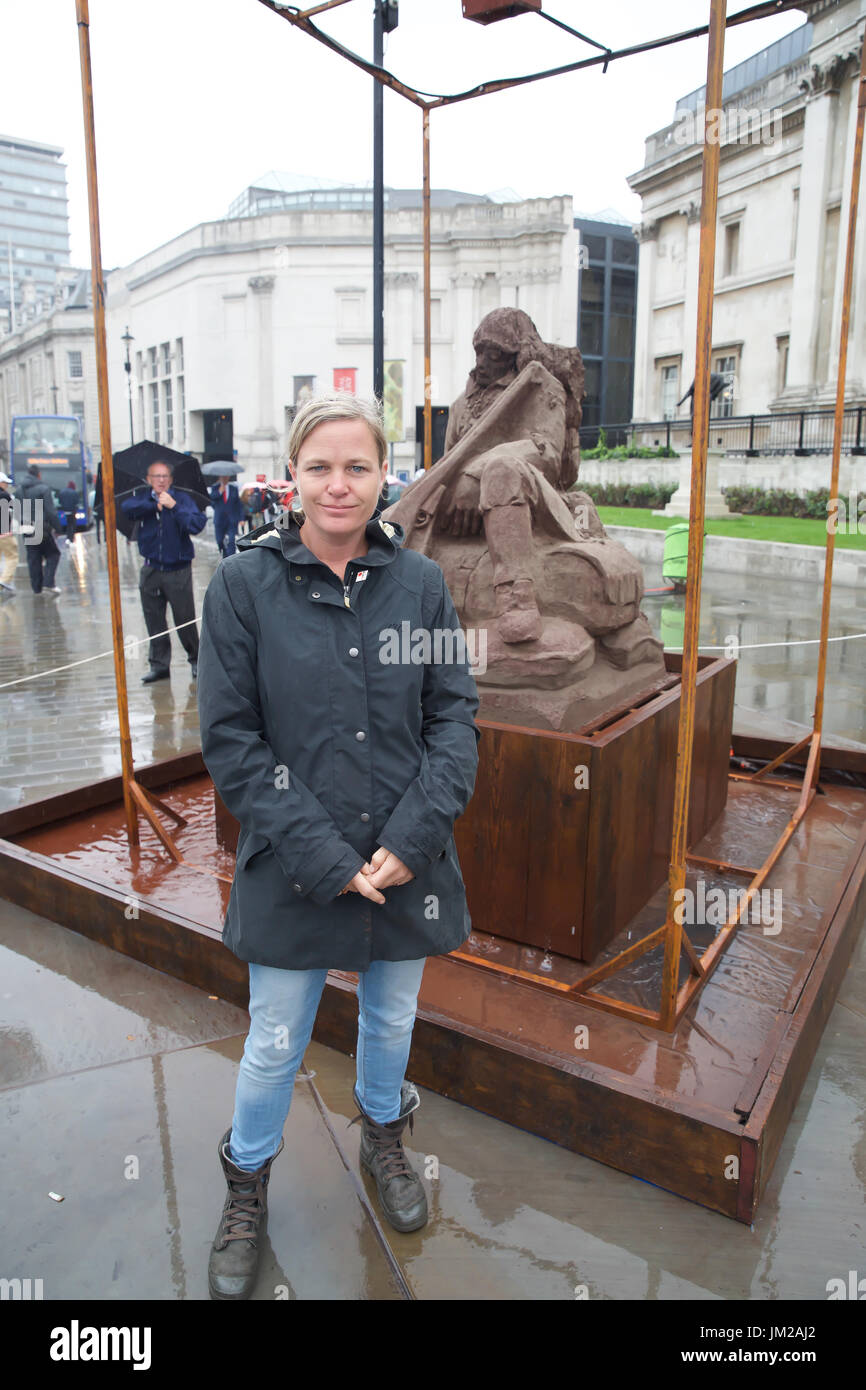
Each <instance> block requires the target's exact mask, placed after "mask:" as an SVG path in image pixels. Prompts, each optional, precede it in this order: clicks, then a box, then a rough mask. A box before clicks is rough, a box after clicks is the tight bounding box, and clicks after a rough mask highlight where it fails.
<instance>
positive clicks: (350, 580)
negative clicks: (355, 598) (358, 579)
mask: <svg viewBox="0 0 866 1390" xmlns="http://www.w3.org/2000/svg"><path fill="white" fill-rule="evenodd" d="M346 575H347V578H346V579H345V582H344V584H343V602H344V603H345V605H346V607H347V608H351V607H352V605H351V603H350V602H349V594H350V593H351V590H352V585H353V584H354V582H355V572H354V570H347V571H346Z"/></svg>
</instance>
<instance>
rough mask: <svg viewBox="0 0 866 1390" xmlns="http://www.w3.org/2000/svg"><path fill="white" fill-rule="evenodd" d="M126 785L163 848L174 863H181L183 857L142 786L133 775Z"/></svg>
mask: <svg viewBox="0 0 866 1390" xmlns="http://www.w3.org/2000/svg"><path fill="white" fill-rule="evenodd" d="M128 785H129V791H130V794H131V795H132V798H133V800H134V802H135V804H136V806H137V807H138V809H139V810H140V811H141V812H142V813H143V814H144V816H146V818H147V820H148V821H149V822H150V824H151V825H152V827H153V829H154V832H155V833H156V835H157V837H158V839H159V841H160V844H161V845H162V847H163V849H165V850H167V851H168V853H169V855H170V856H171V858H172V859H173V860H174V861H175V863H176V864H182V863H183V859H182V857H181V853H180V850H179V849H178V847H177V845H176V844H175V843H174V840H173V839H172V838H171V836H170V835H169V833H168V831H167V830H166V828H165V826H164V825H163V824H162V821H161V820H160V819H159V816H158V815H157V814H156V812H155V811H154V809H153V807H152V806H151V804H150V802H149V801H148V799H147V795H146V794H145V790H144V788H143V787H140V786H139V785H138V783H137V782H136V780H135V778H134V777H133V778H130V781H129V784H128Z"/></svg>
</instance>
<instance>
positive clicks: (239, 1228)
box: [207, 1129, 283, 1298]
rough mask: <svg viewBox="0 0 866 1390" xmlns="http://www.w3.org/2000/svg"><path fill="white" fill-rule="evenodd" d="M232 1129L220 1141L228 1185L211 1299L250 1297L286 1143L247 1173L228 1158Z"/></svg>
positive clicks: (211, 1272) (211, 1266) (213, 1256)
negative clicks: (275, 1169)
mask: <svg viewBox="0 0 866 1390" xmlns="http://www.w3.org/2000/svg"><path fill="white" fill-rule="evenodd" d="M231 1133H232V1132H231V1130H230V1129H227V1130H226V1132H225V1134H224V1135H223V1137H222V1139H221V1140H220V1142H219V1148H218V1150H217V1152H218V1153H219V1159H220V1163H221V1164H222V1169H223V1172H224V1174H225V1178H226V1183H227V1184H228V1193H227V1194H226V1200H225V1204H224V1206H223V1214H222V1216H221V1218H220V1224H219V1228H218V1230H217V1233H216V1235H215V1236H214V1242H213V1246H212V1247H211V1252H210V1260H209V1261H208V1267H207V1282H208V1288H209V1289H210V1296H211V1298H249V1296H250V1294H251V1293H252V1291H253V1288H254V1287H255V1282H256V1273H257V1271H258V1267H259V1248H260V1243H261V1239H262V1237H263V1236H264V1234H265V1230H266V1228H267V1223H268V1180H269V1178H270V1175H271V1164H272V1163H273V1161H274V1159H275V1158H276V1157H277V1156H278V1155H279V1154H280V1153H281V1152H282V1148H283V1141H282V1139H281V1140H280V1147H279V1148H278V1149H277V1152H276V1153H275V1154H273V1156H272V1157H271V1158H269V1159H268V1160H267V1162H266V1163H263V1164H262V1166H261V1168H257V1169H256V1170H255V1172H245V1171H244V1169H243V1168H238V1167H237V1166H236V1164H234V1163H232V1161H231V1159H230V1158H229V1156H228V1150H229V1140H230V1139H231Z"/></svg>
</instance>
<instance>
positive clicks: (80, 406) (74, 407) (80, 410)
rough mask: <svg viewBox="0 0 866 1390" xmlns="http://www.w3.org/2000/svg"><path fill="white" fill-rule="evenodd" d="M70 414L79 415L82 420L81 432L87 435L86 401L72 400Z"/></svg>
mask: <svg viewBox="0 0 866 1390" xmlns="http://www.w3.org/2000/svg"><path fill="white" fill-rule="evenodd" d="M69 414H70V415H77V416H78V418H79V420H80V421H81V433H82V435H85V434H86V430H85V428H84V401H70V402H69Z"/></svg>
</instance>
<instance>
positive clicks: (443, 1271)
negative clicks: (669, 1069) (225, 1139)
mask: <svg viewBox="0 0 866 1390" xmlns="http://www.w3.org/2000/svg"><path fill="white" fill-rule="evenodd" d="M0 977H2V980H3V984H2V991H0V992H2V997H3V1010H2V1012H3V1018H4V1029H3V1032H4V1039H3V1040H4V1046H3V1050H2V1055H3V1061H2V1069H0V1115H2V1121H0V1133H2V1139H0V1159H2V1161H0V1189H2V1195H0V1201H2V1209H3V1212H4V1240H3V1260H2V1263H3V1269H2V1273H3V1275H4V1276H5V1277H6V1278H16V1277H17V1278H31V1279H42V1280H43V1281H44V1283H43V1289H44V1297H45V1299H46V1300H49V1299H75V1300H78V1299H97V1300H113V1299H140V1300H144V1301H149V1300H160V1299H164V1300H182V1299H207V1297H208V1292H207V1259H208V1250H209V1247H210V1243H211V1240H212V1239H213V1235H214V1232H215V1230H216V1227H217V1224H218V1221H219V1216H220V1211H221V1209H222V1202H223V1198H224V1192H225V1188H224V1183H223V1179H222V1174H221V1171H220V1167H219V1163H218V1160H217V1154H216V1146H217V1141H218V1140H219V1138H220V1136H221V1135H222V1133H223V1132H224V1130H225V1129H226V1128H227V1127H228V1126H229V1124H230V1123H231V1110H232V1101H233V1097H234V1086H235V1079H236V1075H237V1063H238V1061H239V1059H240V1055H241V1051H242V1048H243V1039H244V1034H245V1031H246V1014H245V1013H244V1012H243V1011H242V1010H240V1009H237V1008H234V1007H233V1006H231V1005H229V1004H226V1003H224V1002H222V1001H220V1000H216V999H211V998H209V997H208V996H207V995H205V994H203V993H201V992H200V991H199V990H197V989H194V988H192V987H191V986H188V985H185V984H183V983H181V982H179V981H177V980H173V979H170V978H168V977H167V976H165V975H162V974H160V973H159V972H157V971H154V970H152V969H150V968H149V967H148V966H145V965H142V964H140V963H138V962H137V961H134V960H131V959H129V958H127V957H124V956H119V955H117V954H115V953H114V952H112V951H111V950H109V949H108V948H106V947H104V946H101V945H99V944H97V943H95V942H92V941H89V940H87V939H86V938H85V937H82V936H79V935H77V934H76V933H74V932H71V931H67V930H66V929H65V928H63V927H59V926H56V925H54V924H53V923H50V922H47V921H45V920H44V919H42V918H39V917H36V916H34V915H33V914H32V913H30V912H27V911H26V910H25V909H23V908H18V907H14V906H11V905H9V904H6V905H4V909H3V914H2V928H0ZM864 998H866V941H862V940H861V943H860V946H859V948H858V950H857V952H855V957H854V960H853V961H852V965H851V968H850V970H849V972H848V976H847V979H846V980H845V982H844V984H843V986H842V990H841V993H840V996H839V1000H838V1001H837V1003H836V1006H835V1008H834V1010H833V1012H832V1014H831V1016H830V1019H829V1021H828V1024H827V1028H826V1031H825V1033H824V1037H823V1039H822V1041H821V1044H820V1046H819V1049H818V1052H817V1054H816V1057H815V1060H814V1062H813V1065H812V1068H811V1071H810V1073H809V1076H808V1078H807V1081H806V1084H805V1087H804V1090H803V1093H802V1094H801V1096H800V1100H799V1102H798V1104H797V1107H796V1109H795V1111H794V1115H793V1118H792V1121H791V1124H790V1126H789V1128H788V1131H787V1133H786V1135H785V1138H784V1140H783V1143H782V1148H781V1152H780V1154H779V1157H778V1160H777V1163H776V1167H775V1171H774V1173H773V1176H772V1178H771V1180H770V1184H769V1187H768V1190H767V1192H766V1194H765V1196H764V1200H763V1203H762V1205H761V1208H760V1210H759V1212H758V1216H757V1219H756V1221H755V1224H754V1227H753V1228H751V1229H750V1228H749V1227H747V1226H743V1225H740V1224H739V1223H737V1222H735V1221H731V1220H729V1219H728V1218H726V1217H723V1216H718V1215H716V1214H714V1213H713V1212H710V1211H708V1210H705V1209H704V1208H702V1207H699V1206H695V1205H693V1204H692V1203H690V1202H687V1201H684V1200H683V1199H682V1198H679V1197H675V1196H673V1195H671V1194H670V1193H667V1192H664V1191H662V1190H661V1189H659V1188H656V1187H653V1186H651V1185H650V1184H649V1183H645V1182H641V1181H639V1180H637V1179H635V1178H631V1177H629V1176H627V1175H626V1174H624V1173H620V1172H617V1171H615V1170H613V1169H611V1168H607V1167H604V1166H603V1165H602V1164H599V1163H596V1162H594V1161H592V1160H591V1159H587V1158H583V1157H581V1156H580V1155H577V1154H572V1153H569V1152H568V1151H567V1150H565V1149H561V1148H558V1147H557V1146H556V1145H554V1144H550V1143H547V1142H545V1141H544V1140H541V1139H538V1138H536V1137H534V1136H533V1135H530V1134H526V1133H524V1132H523V1131H521V1130H519V1129H515V1128H513V1127H511V1126H509V1125H506V1124H502V1123H500V1122H498V1121H496V1120H492V1119H490V1118H489V1117H487V1116H484V1115H481V1114H479V1113H478V1112H476V1111H474V1110H471V1109H468V1108H467V1107H465V1106H461V1105H459V1104H457V1103H455V1102H453V1101H449V1100H445V1099H444V1098H442V1097H441V1096H438V1095H436V1094H434V1093H432V1092H429V1091H422V1105H421V1109H420V1111H419V1112H418V1114H417V1116H416V1121H417V1123H416V1125H415V1132H414V1135H413V1136H412V1137H411V1138H410V1137H409V1135H408V1131H407V1135H406V1140H407V1143H406V1147H407V1149H408V1151H409V1153H410V1155H411V1157H412V1159H413V1162H414V1163H415V1166H416V1168H417V1169H418V1171H419V1173H420V1174H422V1175H423V1180H424V1183H425V1188H426V1191H427V1195H428V1202H429V1207H430V1220H429V1223H428V1225H427V1226H426V1227H425V1228H424V1229H423V1230H422V1231H418V1232H415V1233H413V1234H411V1235H399V1234H397V1233H395V1232H393V1231H391V1230H390V1228H388V1227H387V1226H384V1223H382V1224H381V1225H380V1224H379V1222H378V1219H377V1217H376V1215H375V1210H376V1195H375V1188H374V1187H373V1186H372V1184H371V1183H370V1181H369V1179H366V1178H361V1177H359V1175H358V1169H357V1155H358V1143H359V1138H358V1131H359V1127H358V1126H357V1125H355V1126H352V1127H351V1128H349V1127H348V1121H349V1120H350V1119H351V1118H352V1117H353V1116H354V1113H355V1111H354V1107H353V1105H352V1100H351V1090H352V1085H353V1082H354V1064H353V1062H352V1060H351V1059H350V1058H348V1057H344V1056H343V1055H342V1054H340V1053H338V1052H334V1051H332V1050H330V1049H329V1048H326V1047H323V1046H321V1045H319V1044H315V1043H314V1044H311V1046H310V1048H309V1049H308V1052H307V1056H306V1061H305V1066H306V1068H307V1070H308V1072H309V1073H310V1075H311V1078H312V1079H311V1080H304V1079H300V1078H299V1080H298V1082H297V1083H296V1089H295V1099H294V1101H293V1104H292V1109H291V1112H290V1115H289V1119H288V1123H287V1125H286V1146H285V1149H284V1151H283V1153H282V1154H281V1155H280V1157H279V1158H278V1159H277V1160H276V1162H275V1164H274V1167H273V1172H272V1177H271V1184H270V1218H269V1232H268V1240H267V1243H266V1245H265V1248H264V1253H263V1258H262V1265H261V1271H260V1277H259V1282H258V1286H257V1289H256V1293H255V1298H256V1299H259V1300H262V1299H268V1300H270V1299H285V1298H288V1299H293V1298H294V1299H344V1300H369V1299H393V1300H397V1299H401V1298H403V1297H405V1296H406V1291H408V1293H409V1295H410V1296H414V1297H415V1298H418V1299H422V1300H431V1299H446V1300H452V1299H453V1300H467V1299H469V1300H478V1301H484V1300H515V1301H523V1300H528V1301H535V1300H548V1299H551V1300H568V1301H573V1300H574V1298H575V1288H576V1287H578V1286H581V1285H585V1286H586V1290H587V1293H588V1296H589V1297H590V1298H591V1299H618V1300H619V1299H650V1300H653V1299H661V1300H668V1299H692V1298H694V1299H701V1300H713V1299H754V1300H765V1299H798V1300H799V1299H819V1300H820V1299H824V1298H826V1284H827V1281H828V1280H829V1279H831V1278H837V1277H841V1278H847V1272H848V1270H849V1269H858V1268H859V1269H861V1270H862V1268H863V1251H864V1219H863V1194H864V1190H866V1146H864V1138H863V1096H864V1093H866V1047H864V1044H866V1010H864V1007H863V1004H864ZM410 1075H411V1069H410ZM316 1093H318V1097H319V1098H320V1100H321V1106H322V1108H321V1110H320V1108H319V1103H318V1101H317V1095H316ZM343 1156H345V1162H344V1157H343ZM346 1163H348V1165H349V1166H348V1168H347V1167H346V1166H345V1164H346ZM359 1187H360V1191H361V1192H362V1193H363V1195H364V1198H365V1200H364V1201H363V1202H362V1200H361V1198H360V1197H359ZM51 1192H55V1193H57V1194H59V1195H61V1196H62V1197H63V1201H62V1202H59V1203H58V1202H55V1201H54V1200H53V1199H52V1198H51V1197H50V1196H49V1193H51ZM368 1207H369V1208H371V1209H372V1210H371V1211H370V1210H368ZM380 1232H382V1233H383V1234H385V1233H386V1234H385V1244H384V1245H383V1243H382V1240H381V1239H380ZM404 1290H405V1291H404Z"/></svg>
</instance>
